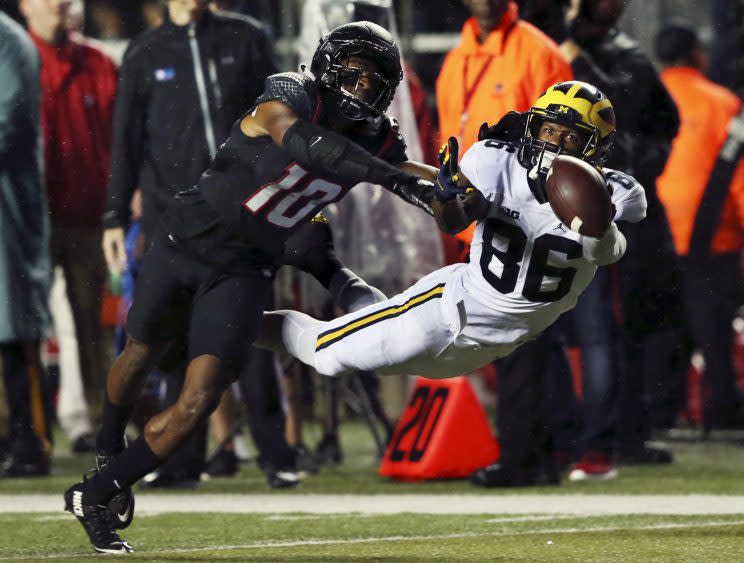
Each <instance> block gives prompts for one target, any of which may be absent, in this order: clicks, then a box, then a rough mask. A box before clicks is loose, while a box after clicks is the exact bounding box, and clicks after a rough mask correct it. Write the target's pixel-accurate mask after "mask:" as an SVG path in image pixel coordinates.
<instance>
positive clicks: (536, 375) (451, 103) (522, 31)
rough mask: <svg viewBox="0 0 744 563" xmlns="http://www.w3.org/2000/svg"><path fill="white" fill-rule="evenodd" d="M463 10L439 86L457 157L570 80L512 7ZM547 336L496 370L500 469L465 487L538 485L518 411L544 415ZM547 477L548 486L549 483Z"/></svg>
mask: <svg viewBox="0 0 744 563" xmlns="http://www.w3.org/2000/svg"><path fill="white" fill-rule="evenodd" d="M464 3H465V5H466V6H467V8H468V10H469V11H470V14H471V16H472V17H471V18H470V19H468V20H467V21H466V22H465V26H464V27H463V30H462V39H461V43H460V45H459V46H458V47H456V48H455V49H453V50H452V51H450V52H449V53H448V54H447V57H446V59H445V61H444V65H443V66H442V70H441V72H440V73H439V78H438V79H437V106H438V109H439V127H440V139H441V142H442V143H444V142H446V140H447V139H448V138H449V137H451V136H453V137H456V138H458V140H459V142H460V147H461V150H462V151H463V152H464V151H466V150H467V149H468V148H469V147H470V146H471V145H472V144H473V143H474V142H475V141H477V139H478V130H479V129H480V126H481V124H483V123H484V122H487V123H489V124H493V123H496V122H498V121H499V120H500V119H501V118H502V117H503V116H504V115H505V114H506V113H507V112H508V111H511V110H516V111H520V112H522V111H526V110H527V109H529V107H530V106H531V105H532V103H533V102H534V101H535V100H536V99H537V98H539V97H540V95H541V94H542V93H543V92H544V91H545V90H546V89H547V88H548V87H549V86H551V85H552V84H554V83H556V82H562V81H565V80H571V78H572V77H573V73H572V72H571V68H570V66H569V65H568V63H567V62H566V60H565V59H564V57H563V55H561V53H560V51H559V49H558V45H557V44H556V43H555V42H554V41H553V40H552V39H550V38H549V37H548V36H546V35H545V34H544V33H543V32H541V31H540V30H538V29H537V28H535V27H534V26H533V25H532V24H529V23H527V22H525V21H522V20H520V18H519V13H518V6H517V4H516V3H515V2H510V1H507V0H464ZM519 134H521V131H520V132H518V133H517V135H519ZM473 229H474V227H473V226H471V227H470V228H469V229H466V230H465V231H463V232H462V233H459V234H458V235H457V236H456V238H455V237H448V236H446V235H443V236H442V238H443V240H444V241H445V246H446V248H447V256H446V260H447V262H458V261H462V260H463V259H464V258H465V256H466V254H467V251H468V245H469V243H470V240H471V239H472V236H473ZM548 333H550V334H552V333H553V331H552V330H551V331H548V332H546V333H545V336H541V337H540V338H539V340H538V343H537V344H536V345H535V346H525V347H523V348H520V349H517V350H516V351H515V352H513V353H512V354H511V355H510V356H509V357H508V358H505V359H503V360H500V361H499V362H497V363H496V365H497V366H498V372H499V419H498V427H499V436H500V438H502V451H501V458H500V460H499V463H498V464H495V465H490V466H488V467H484V468H482V469H479V470H478V471H476V472H474V473H473V475H472V476H471V481H472V482H473V483H474V484H476V485H481V486H488V487H492V486H514V485H521V486H526V485H531V484H535V483H537V482H538V481H541V480H544V476H543V474H542V473H543V472H542V467H538V466H540V465H541V460H538V459H537V458H539V457H542V456H541V454H540V453H538V451H537V450H542V449H543V446H544V445H545V444H543V443H542V442H543V441H544V434H545V433H544V432H543V431H542V428H541V424H542V421H541V420H538V419H537V418H533V417H530V416H521V414H518V411H517V409H519V408H521V407H527V408H528V409H529V410H531V411H532V414H534V415H535V417H538V416H539V415H538V413H537V412H536V411H539V410H541V408H542V391H543V389H542V387H543V384H542V375H543V373H542V372H543V370H544V368H545V361H546V358H547V356H536V355H535V351H536V350H544V349H547V348H545V346H548V339H549V338H550V336H548ZM533 385H534V386H536V387H532V386H533ZM526 386H531V387H530V389H534V390H536V391H538V392H536V393H530V392H527V393H525V394H522V393H521V392H520V389H521V388H526ZM538 388H539V389H538ZM517 398H520V399H523V400H519V401H517ZM528 437H530V438H528ZM533 441H536V442H540V443H533ZM552 473H553V475H551V476H549V477H548V480H549V481H551V482H554V481H555V475H554V472H552Z"/></svg>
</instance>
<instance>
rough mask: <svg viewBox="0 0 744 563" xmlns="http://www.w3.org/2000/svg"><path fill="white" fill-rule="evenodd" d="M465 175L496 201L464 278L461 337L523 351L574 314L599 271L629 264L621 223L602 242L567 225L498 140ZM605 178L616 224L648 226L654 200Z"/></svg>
mask: <svg viewBox="0 0 744 563" xmlns="http://www.w3.org/2000/svg"><path fill="white" fill-rule="evenodd" d="M460 168H461V170H462V172H463V174H464V175H465V176H466V177H467V178H468V179H469V180H470V182H471V183H472V184H473V185H474V186H475V187H476V188H478V189H479V190H480V191H481V192H482V193H483V195H484V196H485V197H486V198H487V199H488V200H489V201H490V202H491V209H490V212H489V215H488V217H487V218H486V219H483V220H481V221H479V222H478V224H477V225H476V229H475V233H474V235H473V241H472V244H471V249H470V263H469V264H468V266H467V269H466V271H464V272H463V273H462V276H460V281H459V285H460V291H461V292H462V296H463V299H464V303H465V304H468V302H469V306H466V307H465V309H466V312H467V315H468V321H467V326H466V327H465V329H464V331H463V333H462V335H461V337H462V338H465V339H466V340H472V341H474V342H478V343H480V344H483V345H497V346H503V345H509V344H514V345H515V346H516V345H518V344H520V343H521V342H523V341H525V340H529V339H531V338H534V337H535V336H536V335H537V334H539V333H540V332H542V331H543V330H545V329H546V328H547V327H548V326H549V325H550V324H552V323H553V322H554V321H555V320H556V319H557V318H558V317H559V316H560V315H561V314H562V313H564V312H565V311H567V310H569V309H571V308H572V307H574V305H575V304H576V301H577V299H578V297H579V295H580V294H581V292H582V291H584V289H586V287H587V286H588V285H589V282H591V280H592V278H593V277H594V274H595V272H596V270H597V266H598V265H604V264H610V263H612V262H615V261H617V260H619V259H620V258H621V257H622V255H623V253H624V251H625V240H624V237H622V235H620V234H619V233H618V231H617V227H616V226H615V225H614V224H613V225H612V226H611V229H610V231H608V234H607V235H605V236H604V237H603V238H602V239H595V238H591V237H585V236H582V235H580V234H579V233H577V232H575V231H572V230H570V229H569V228H568V227H566V226H565V225H563V224H562V223H561V221H560V220H559V219H558V218H557V216H556V215H555V214H554V213H553V211H552V209H551V208H550V204H549V203H547V202H545V203H540V202H539V201H538V199H537V198H536V197H535V195H534V193H533V191H532V189H531V187H530V185H529V182H528V179H527V170H526V169H525V168H524V167H523V166H522V165H521V164H520V163H519V161H518V159H517V149H516V148H515V147H513V146H510V145H508V144H505V143H501V142H499V141H496V140H488V141H482V142H479V143H476V144H475V145H473V146H472V147H471V148H470V149H469V150H468V151H467V152H466V153H465V155H464V156H463V158H462V161H461V162H460ZM603 173H604V175H605V178H606V179H607V181H608V184H609V185H610V187H611V189H612V202H613V203H614V205H615V207H616V213H615V218H614V219H615V220H616V221H617V220H626V221H631V222H637V221H640V220H641V219H643V217H645V214H646V198H645V194H644V191H643V188H642V187H641V186H640V184H638V182H637V181H636V180H635V179H634V178H632V177H630V176H628V175H626V174H623V173H621V172H618V171H616V170H609V169H604V170H603ZM451 289H454V288H451ZM455 299H457V298H455ZM481 307H484V308H485V309H484V310H481ZM494 314H495V315H496V316H497V317H499V318H498V319H497V322H496V323H494V319H493V316H494ZM481 316H482V317H483V318H482V319H480V318H479V317H481ZM488 318H490V322H486V320H487V319H488Z"/></svg>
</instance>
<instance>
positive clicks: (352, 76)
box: [318, 49, 397, 121]
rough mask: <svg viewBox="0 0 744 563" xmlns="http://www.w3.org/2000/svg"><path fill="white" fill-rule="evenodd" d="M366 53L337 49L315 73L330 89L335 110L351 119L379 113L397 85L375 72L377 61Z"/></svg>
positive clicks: (359, 118)
mask: <svg viewBox="0 0 744 563" xmlns="http://www.w3.org/2000/svg"><path fill="white" fill-rule="evenodd" d="M365 54H366V53H364V52H363V51H362V52H360V53H358V54H355V53H351V52H348V50H346V49H340V50H339V51H338V52H337V54H336V55H335V56H333V57H332V58H330V60H329V62H328V65H327V67H326V69H325V71H324V72H323V74H322V75H321V76H320V77H318V78H319V80H320V84H321V85H322V86H323V87H324V88H325V89H326V90H329V91H330V92H331V95H332V97H333V99H334V102H335V107H336V109H337V111H338V112H339V113H341V115H343V116H344V117H345V118H347V119H349V120H352V121H362V120H364V119H367V118H368V117H370V116H377V115H380V114H382V113H383V112H384V111H385V110H386V109H387V107H388V106H389V105H390V102H391V101H392V99H393V94H394V92H395V86H397V83H396V84H391V81H390V80H389V79H388V78H386V77H385V76H384V75H383V73H382V72H377V70H378V69H379V65H377V63H376V62H375V61H374V60H373V59H371V58H369V57H366V56H365ZM365 67H366V68H365ZM373 68H374V70H373ZM380 70H382V69H380Z"/></svg>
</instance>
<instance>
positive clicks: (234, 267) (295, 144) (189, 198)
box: [64, 22, 461, 553]
mask: <svg viewBox="0 0 744 563" xmlns="http://www.w3.org/2000/svg"><path fill="white" fill-rule="evenodd" d="M311 70H312V73H313V74H314V77H310V76H308V75H306V74H300V73H285V74H277V75H273V76H271V77H269V78H268V79H267V80H266V83H265V89H264V93H263V94H262V95H261V96H260V97H259V98H258V99H257V100H256V102H255V104H254V107H253V108H252V109H251V110H250V111H249V112H248V113H247V114H246V115H244V116H243V117H242V118H241V119H239V120H238V121H237V122H236V123H235V125H234V126H233V128H232V131H231V133H230V137H229V138H228V139H227V141H225V142H224V143H223V145H222V146H221V147H220V149H219V151H218V153H217V156H216V158H215V159H214V161H213V162H212V164H211V166H210V168H209V169H208V170H207V171H206V172H205V173H204V174H203V175H202V177H201V179H200V181H199V183H198V185H196V186H194V187H193V188H189V189H186V190H184V191H182V192H180V193H179V194H177V195H176V196H175V197H174V198H173V199H172V200H171V203H170V205H169V207H168V209H167V211H166V213H165V216H164V217H163V225H162V228H161V229H160V232H159V233H158V234H157V235H156V236H155V237H154V241H153V245H152V247H151V248H150V250H149V252H148V254H147V256H146V257H145V260H144V264H143V266H142V270H141V273H140V278H139V281H138V284H137V289H136V291H135V295H134V303H133V305H132V308H131V309H130V312H129V316H128V319H127V330H128V332H129V335H130V338H129V340H128V342H127V344H126V347H125V349H124V351H123V352H122V354H121V355H120V356H119V357H118V358H117V360H116V362H115V363H114V365H113V367H112V368H111V371H110V372H109V376H108V383H107V394H106V399H105V404H104V412H103V424H102V427H101V430H100V432H99V436H98V440H97V444H98V448H99V451H98V452H97V460H96V461H97V467H98V471H97V472H96V474H94V475H93V476H92V477H91V478H89V479H84V480H83V481H82V482H80V483H76V484H75V485H73V486H72V487H70V489H68V490H67V491H66V492H65V494H64V498H65V509H66V510H67V511H69V512H72V513H73V514H74V515H75V516H76V517H77V518H78V520H79V521H80V523H81V524H82V525H83V527H84V528H85V531H86V532H87V534H88V537H89V539H90V541H91V543H92V544H93V546H94V547H95V549H96V550H97V551H99V552H105V553H124V552H129V551H132V548H131V547H130V546H129V545H128V544H127V543H126V542H124V541H122V539H121V538H120V537H119V535H118V533H117V532H116V529H121V528H125V527H126V526H128V525H129V523H130V522H131V516H132V511H133V508H134V507H133V495H132V492H131V485H132V484H133V483H135V482H136V481H137V480H138V479H140V478H141V477H142V476H144V475H145V474H147V473H149V472H150V471H152V470H154V469H155V468H156V467H158V466H159V465H160V464H161V463H162V461H163V460H164V459H165V458H166V457H167V456H168V455H169V454H170V453H171V452H172V451H173V450H174V449H175V448H176V447H177V446H178V445H179V444H180V443H182V441H183V440H184V438H185V437H186V436H187V435H188V434H189V433H190V432H191V431H192V430H193V428H194V427H195V426H196V425H197V423H198V422H199V421H201V420H203V419H204V418H206V417H207V416H208V415H209V414H210V413H211V412H212V411H213V410H214V408H215V407H216V405H217V404H218V402H219V399H220V397H221V396H222V393H223V391H224V390H225V389H226V388H227V386H228V385H229V384H230V383H231V382H232V380H233V379H234V378H235V376H236V375H237V373H238V372H239V370H240V366H241V362H242V358H243V357H244V351H245V347H246V346H247V345H248V344H249V343H250V342H252V341H253V340H254V338H255V334H256V332H257V329H258V325H259V322H260V319H261V314H262V311H263V306H264V299H265V296H266V294H267V290H268V289H269V287H270V285H271V284H272V280H273V277H274V271H275V269H276V267H277V265H278V261H279V258H280V256H281V255H282V252H283V250H284V243H285V241H286V240H287V238H288V237H289V235H290V234H291V233H292V232H293V231H295V230H297V229H298V228H299V227H300V226H301V225H302V224H304V223H306V222H307V221H308V220H309V219H310V218H311V217H313V216H314V215H315V214H316V213H317V212H318V211H319V210H320V209H321V208H323V207H324V206H326V205H327V204H329V203H331V202H333V201H336V200H338V199H339V198H341V197H342V196H343V195H344V194H345V193H346V192H347V191H348V190H349V189H351V188H352V187H353V186H354V185H356V184H357V183H360V182H372V183H375V184H379V185H381V186H383V187H384V188H386V189H389V190H391V191H393V192H394V193H396V194H397V195H399V196H401V197H402V198H404V199H405V200H406V201H408V202H410V203H412V204H414V205H417V206H419V207H421V208H422V209H424V210H425V211H427V212H429V213H430V214H431V213H434V212H436V214H437V217H438V222H439V223H440V225H441V226H442V227H443V228H447V227H448V225H447V221H446V219H447V217H446V216H445V215H447V214H446V213H444V210H445V208H448V207H449V206H451V205H452V204H451V203H449V202H446V201H440V199H442V200H448V199H449V200H450V201H452V200H451V196H452V195H454V193H455V192H457V191H461V190H460V188H459V187H456V186H455V187H453V188H452V189H451V190H450V189H446V190H442V189H438V188H436V187H435V186H434V184H433V183H432V182H431V181H428V180H423V179H422V177H423V178H428V179H429V180H433V179H434V178H435V177H436V169H435V168H432V167H427V166H425V165H421V164H417V163H412V162H409V161H407V159H406V155H405V144H404V142H403V139H402V138H401V137H400V135H399V134H398V133H397V130H396V127H395V124H394V122H393V121H392V120H391V119H390V118H388V117H387V116H386V115H385V113H384V112H385V109H386V108H387V107H388V105H389V103H390V101H391V100H392V98H393V95H394V93H395V90H396V87H397V85H398V83H399V82H400V80H401V77H402V70H401V63H400V57H399V53H398V47H397V45H396V44H395V42H394V40H393V38H392V36H391V35H390V34H389V33H388V32H387V31H386V30H385V29H383V28H382V27H380V26H377V25H375V24H372V23H369V22H356V23H351V24H347V25H343V26H340V27H338V28H336V29H335V30H333V31H332V32H330V33H329V34H328V35H327V36H325V37H324V38H323V39H322V40H321V43H320V45H319V47H318V49H317V51H316V53H315V55H314V57H313V61H312V65H311ZM183 326H188V327H189V330H188V355H189V364H188V367H187V370H186V379H185V382H184V386H183V389H182V391H181V394H180V396H179V398H178V400H177V402H176V403H175V404H174V405H173V406H171V407H169V408H168V409H166V410H165V411H163V412H161V413H159V414H157V415H156V416H154V417H153V418H151V419H150V421H149V422H148V423H147V424H146V426H145V430H144V432H143V435H142V436H140V437H139V438H138V439H137V440H136V441H135V442H134V443H133V444H131V445H130V446H129V447H128V448H126V449H125V447H124V430H125V427H126V426H127V423H128V421H129V417H130V414H131V411H132V408H133V406H134V403H135V400H136V398H137V396H138V395H139V392H140V389H141V387H142V383H143V380H144V378H145V377H146V375H147V373H148V372H149V371H150V369H151V367H152V366H153V365H154V364H155V363H156V362H157V361H158V358H159V357H160V356H161V354H162V353H163V352H164V351H165V349H166V347H167V346H168V345H169V343H170V341H171V340H172V339H173V337H174V336H175V335H177V334H178V332H179V327H183ZM114 505H115V506H114Z"/></svg>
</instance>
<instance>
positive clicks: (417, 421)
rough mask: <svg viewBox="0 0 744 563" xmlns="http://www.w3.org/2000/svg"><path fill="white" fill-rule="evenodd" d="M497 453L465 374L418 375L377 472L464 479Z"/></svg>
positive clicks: (409, 478) (402, 477)
mask: <svg viewBox="0 0 744 563" xmlns="http://www.w3.org/2000/svg"><path fill="white" fill-rule="evenodd" d="M498 453H499V449H498V444H497V442H496V440H495V439H494V437H493V434H491V429H490V427H489V426H488V421H487V419H486V415H485V413H484V412H483V409H482V407H481V406H480V403H479V402H478V399H477V398H476V397H475V393H473V389H472V387H471V386H470V383H469V381H468V380H467V378H465V377H455V378H452V379H443V380H437V379H425V378H417V380H416V386H415V388H414V390H413V393H412V395H411V399H410V401H409V402H408V405H407V407H406V410H405V412H404V413H403V415H402V416H401V418H400V422H399V424H398V427H397V428H396V430H395V433H394V434H393V439H392V440H391V441H390V445H389V446H388V449H387V452H386V453H385V458H384V459H383V461H382V464H381V465H380V470H379V473H380V475H382V476H385V477H392V478H394V479H399V480H404V481H417V480H425V479H445V478H446V479H452V478H459V477H467V476H468V475H470V473H472V472H473V471H474V470H475V469H477V468H478V467H482V466H483V465H487V464H489V463H492V462H493V461H495V460H496V458H497V457H498Z"/></svg>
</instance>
